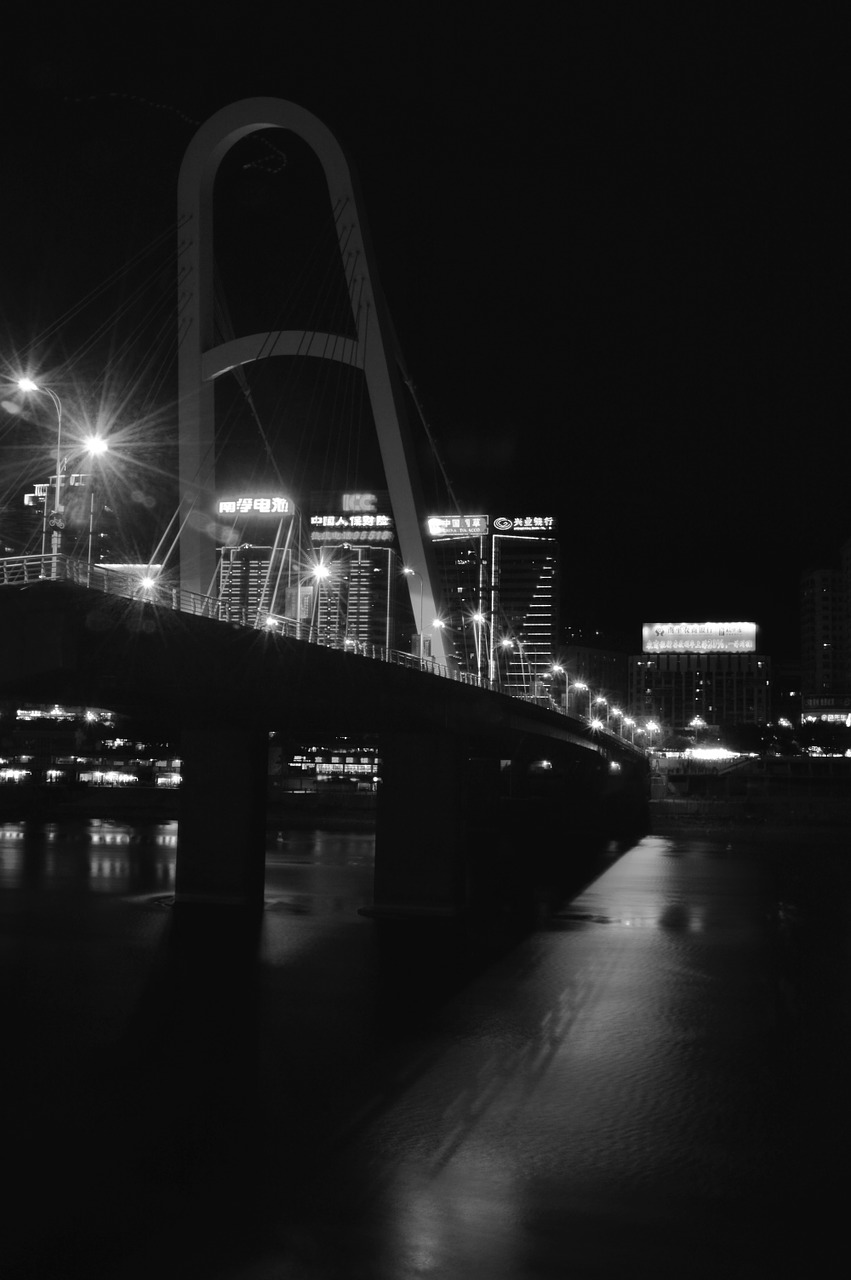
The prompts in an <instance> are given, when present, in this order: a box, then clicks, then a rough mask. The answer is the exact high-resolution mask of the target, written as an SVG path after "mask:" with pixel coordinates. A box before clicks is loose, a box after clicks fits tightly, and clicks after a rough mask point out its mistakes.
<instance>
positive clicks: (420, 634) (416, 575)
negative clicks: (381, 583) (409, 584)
mask: <svg viewBox="0 0 851 1280" xmlns="http://www.w3.org/2000/svg"><path fill="white" fill-rule="evenodd" d="M402 572H403V573H404V575H405V577H406V578H419V582H420V611H419V629H418V631H417V635H418V637H419V653H420V662H421V663H422V660H423V580H422V576H421V574H419V573H417V571H416V569H410V568H408V567H407V566H403V568H402Z"/></svg>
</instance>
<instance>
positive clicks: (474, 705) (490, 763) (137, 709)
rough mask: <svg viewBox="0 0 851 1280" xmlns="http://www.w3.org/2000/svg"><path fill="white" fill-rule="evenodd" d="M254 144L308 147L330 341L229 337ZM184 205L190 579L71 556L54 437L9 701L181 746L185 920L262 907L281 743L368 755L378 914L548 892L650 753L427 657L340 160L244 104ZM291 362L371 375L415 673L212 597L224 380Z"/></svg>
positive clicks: (385, 324)
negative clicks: (316, 187) (405, 571)
mask: <svg viewBox="0 0 851 1280" xmlns="http://www.w3.org/2000/svg"><path fill="white" fill-rule="evenodd" d="M259 130H281V131H283V132H285V133H288V134H289V135H293V134H294V135H296V137H298V138H299V139H301V141H302V142H304V143H306V144H307V145H308V147H309V148H311V149H312V151H313V152H314V155H315V157H316V158H317V159H318V160H319V162H320V165H321V168H322V173H323V175H324V181H325V185H326V191H325V195H326V196H327V198H328V200H329V209H330V214H331V224H330V226H331V229H332V231H333V238H334V240H335V243H336V248H335V253H337V254H338V255H339V263H338V266H339V267H340V268H341V272H342V278H343V281H344V285H343V293H344V295H345V298H346V308H347V309H348V314H347V315H345V316H343V315H339V314H338V315H336V316H335V317H332V320H331V323H330V324H329V326H328V331H323V332H319V331H317V330H310V331H307V330H301V329H292V330H290V329H286V330H283V329H278V330H275V331H274V332H272V333H268V332H265V333H264V332H258V333H251V332H249V333H244V334H242V335H241V336H239V335H231V334H230V333H229V332H227V333H223V331H222V315H223V314H224V311H225V310H226V308H224V309H223V307H222V306H221V305H220V304H221V301H222V300H221V298H219V297H218V296H217V288H218V285H217V283H216V271H215V263H214V258H213V230H214V218H213V202H214V185H215V180H216V176H217V172H218V169H219V166H220V164H221V162H222V160H223V159H224V157H225V156H226V154H227V153H228V151H229V150H230V149H231V148H232V147H234V146H235V145H237V144H238V143H239V142H240V141H241V140H243V139H245V138H246V137H248V136H249V135H251V134H252V133H254V132H257V131H259ZM178 207H179V216H178V257H179V259H180V261H181V262H182V264H183V265H182V268H181V271H180V274H179V281H178V299H177V314H178V329H179V332H178V344H177V345H178V353H177V354H178V366H179V371H178V382H179V395H178V433H177V434H178V445H179V476H178V482H179V500H178V508H177V512H176V514H175V521H176V524H177V528H178V529H179V534H178V536H177V538H176V542H177V544H178V553H179V554H178V559H179V577H176V576H174V575H172V574H171V573H169V574H162V575H161V576H160V577H159V578H158V579H157V581H156V582H153V581H143V580H142V579H141V578H139V577H134V576H133V574H132V573H130V572H127V573H121V572H115V571H107V570H105V569H103V568H102V567H101V566H99V565H97V564H93V563H92V560H91V555H89V557H88V561H87V562H86V563H83V562H81V561H77V560H75V559H74V558H73V557H68V556H66V555H63V554H62V546H61V534H60V533H59V532H58V530H59V528H61V523H62V522H61V518H60V517H61V514H62V505H61V501H60V493H61V483H62V481H61V471H62V463H61V459H60V456H59V453H60V451H59V439H58V434H57V464H56V465H57V475H56V511H55V512H54V516H55V517H56V520H55V521H54V522H53V523H55V524H56V526H57V529H56V531H55V532H54V535H53V537H52V538H51V543H52V549H51V554H50V555H49V556H47V555H44V554H43V555H42V556H41V557H39V556H29V557H21V558H15V559H7V560H5V561H2V562H0V696H3V697H7V698H12V697H24V698H27V699H32V700H40V701H55V702H64V703H68V704H73V705H89V706H98V707H103V708H106V709H110V710H114V711H116V712H123V713H126V714H131V715H133V716H134V717H138V718H141V719H147V720H149V721H150V722H151V723H152V724H157V725H160V726H163V727H165V726H168V727H169V729H170V730H171V731H172V732H173V733H174V734H175V735H177V736H179V740H180V744H181V746H180V750H181V756H182V759H183V776H182V783H181V799H180V848H179V853H178V862H177V879H176V893H177V900H178V902H179V903H185V904H187V905H188V904H204V903H206V904H235V905H238V906H245V907H252V908H256V907H258V906H259V905H260V904H262V899H263V875H264V855H265V798H266V783H267V766H268V736H269V733H270V732H272V731H278V732H279V733H281V734H283V735H284V737H285V738H289V739H290V740H292V741H302V742H309V741H311V740H317V739H320V738H322V737H324V736H325V735H328V734H333V735H334V736H341V737H342V736H360V735H362V734H370V735H374V736H375V737H376V738H377V740H378V744H379V752H380V757H381V761H382V765H381V782H380V789H379V800H378V807H377V819H376V823H377V825H376V869H375V904H376V905H375V910H376V913H378V914H382V913H383V914H384V915H385V916H388V917H390V916H395V917H402V918H407V917H410V916H413V915H418V916H420V917H423V916H425V917H428V916H429V915H431V916H450V917H453V916H464V915H465V914H469V913H470V912H476V911H479V910H487V909H488V908H489V907H490V906H493V905H494V904H496V905H498V906H499V907H500V909H502V907H505V906H510V905H511V904H513V903H515V902H517V901H522V900H525V899H528V898H529V897H530V896H531V895H533V894H534V892H535V891H536V890H537V888H538V887H541V886H543V887H548V886H549V887H555V888H557V885H558V881H559V877H560V874H561V869H562V867H563V865H564V863H565V861H566V860H567V859H568V858H569V850H570V848H571V847H572V846H574V845H575V844H576V842H577V840H578V839H579V838H580V837H586V836H587V837H589V838H593V839H602V838H604V837H606V836H616V835H627V834H629V835H632V834H636V833H641V832H642V831H643V830H644V829H646V813H647V803H646V802H647V789H648V788H647V767H646V759H645V756H644V754H643V753H642V752H641V751H639V750H636V749H635V748H633V747H632V746H631V745H630V744H627V743H626V742H625V741H623V740H621V739H620V738H618V737H617V736H616V735H614V734H611V733H609V732H607V731H605V730H593V729H592V728H591V727H590V726H589V725H587V724H586V723H585V722H584V721H582V720H579V719H578V718H575V717H571V716H569V715H567V714H562V713H560V712H558V711H557V710H555V709H554V708H553V707H552V706H542V705H538V703H537V702H535V701H534V700H532V699H529V698H526V697H514V696H508V695H507V694H506V693H505V692H503V691H501V690H500V689H499V688H498V687H494V686H493V685H491V684H490V682H489V681H488V680H487V679H485V678H483V677H482V676H481V675H480V674H476V675H473V674H468V673H463V672H461V671H459V670H457V669H453V668H452V667H451V666H450V665H449V663H448V662H447V660H446V654H445V651H444V647H443V639H442V636H441V634H440V631H439V629H435V633H434V636H433V644H432V647H431V653H429V654H428V656H427V657H424V656H422V655H423V654H424V653H425V652H426V651H425V647H424V645H423V634H422V632H423V619H424V618H435V617H438V616H439V614H440V605H441V599H440V596H441V590H440V583H439V579H438V575H437V572H436V564H435V560H434V554H433V549H432V547H431V544H430V541H429V539H428V537H427V536H426V533H425V529H426V521H425V514H426V513H425V509H424V502H423V497H422V492H421V489H420V485H419V480H418V476H417V466H416V449H415V446H414V443H413V441H412V438H411V432H410V427H409V424H408V422H407V418H406V410H405V400H404V396H403V391H404V385H405V383H406V377H405V374H404V365H403V363H402V360H401V356H400V353H399V352H398V350H397V347H396V343H395V338H394V335H393V327H392V325H391V323H390V319H389V315H388V312H387V307H386V304H385V301H384V297H383V294H382V292H381V289H380V287H379V285H378V276H377V270H376V265H375V261H374V256H373V251H372V247H371V241H370V237H369V235H368V233H367V230H366V225H365V219H364V215H363V210H362V208H361V204H360V200H359V195H358V192H357V189H356V186H355V183H354V181H353V179H352V175H351V173H350V171H349V166H348V163H347V161H346V158H345V156H344V155H343V152H342V150H341V148H340V146H339V144H338V143H337V141H336V139H334V138H333V137H332V135H331V134H330V133H329V131H328V130H327V128H326V127H325V126H324V125H323V124H322V123H321V122H320V121H318V120H316V119H315V118H314V117H313V116H311V115H310V114H309V113H308V112H306V111H304V110H303V109H302V108H300V107H297V106H295V105H294V104H292V103H287V102H283V101H281V100H278V99H268V98H260V99H248V100H246V101H244V102H240V103H236V104H234V105H233V106H232V107H229V108H226V109H225V110H223V111H221V112H218V113H217V114H216V115H215V116H213V117H212V118H211V119H210V120H209V121H208V122H207V123H206V124H205V125H203V126H202V127H201V129H200V130H199V131H198V133H197V134H196V136H195V138H194V139H193V141H192V143H191V144H190V147H189V149H188V151H187V153H186V156H185V158H184V162H183V165H182V167H181V172H180V175H179V180H178ZM247 230H248V231H249V232H250V228H248V229H247ZM281 356H286V357H288V358H292V357H304V358H305V359H307V360H310V361H313V362H314V363H315V362H316V361H336V362H337V363H339V364H342V365H345V366H347V368H348V369H349V370H354V371H357V372H358V374H359V375H362V378H363V381H364V383H365V385H366V387H367V390H368V395H369V400H370V405H371V410H372V416H373V422H374V426H375V430H376V435H377V440H378V444H379V448H380V454H381V462H382V466H383V470H384V474H385V480H386V484H387V488H388V491H389V494H390V500H391V505H392V509H393V519H394V524H395V530H396V535H397V537H398V542H399V548H400V551H401V555H402V557H403V562H404V563H406V564H407V565H408V566H415V569H411V575H412V576H411V577H409V578H408V590H409V593H410V604H411V611H412V614H413V616H414V617H415V618H417V617H418V618H419V641H420V643H419V653H420V655H421V656H419V657H416V656H413V655H412V654H410V653H408V654H402V653H399V652H396V651H394V650H392V649H391V648H389V647H387V648H381V649H379V648H376V647H373V646H370V647H369V648H368V649H365V648H364V647H363V646H359V647H358V648H353V647H351V646H350V645H348V644H347V643H346V640H345V638H343V639H341V641H340V643H339V645H336V646H335V645H330V646H329V645H318V644H315V643H312V642H311V635H310V633H309V632H308V634H307V635H305V634H304V631H303V629H302V623H301V621H300V619H295V618H288V617H282V616H278V615H277V614H276V613H274V612H273V613H269V612H268V610H266V611H265V612H263V613H262V615H261V614H260V613H257V614H256V616H255V617H253V618H248V619H246V618H243V617H241V616H237V617H234V616H231V615H230V614H229V613H228V609H227V606H226V604H225V603H224V602H223V601H222V600H221V599H220V598H218V597H217V595H216V593H215V592H214V591H213V590H212V588H211V587H210V585H208V584H211V583H213V582H214V581H215V578H216V554H217V542H218V540H219V539H220V538H221V527H220V525H219V524H218V523H217V520H216V519H215V517H214V514H213V513H214V511H215V509H216V506H215V495H216V487H217V485H216V458H217V445H218V444H219V443H220V442H219V441H218V440H217V424H216V385H217V384H219V385H220V384H221V380H222V379H223V378H224V376H225V375H227V374H229V373H232V372H233V371H234V370H236V371H240V370H242V369H243V368H245V367H246V366H248V365H251V364H256V363H257V362H258V361H261V360H262V361H266V360H268V359H270V358H272V359H274V358H278V357H281ZM240 376H242V375H240ZM33 385H34V384H33ZM51 394H53V393H51ZM57 407H58V400H57ZM59 412H60V418H61V410H60V411H59ZM264 443H266V444H267V445H268V441H267V440H266V439H265V437H264ZM266 452H267V454H268V453H269V452H270V451H269V450H268V448H267V450H266ZM272 461H274V460H273V459H272V460H270V465H271V462H272ZM274 465H275V467H277V463H275V464H274ZM47 514H48V513H47V509H46V508H45V530H46V527H47V525H46V520H47ZM45 550H46V547H44V546H43V552H44V551H45ZM414 576H415V577H416V578H417V585H416V587H415V585H414V581H413V577H414ZM415 592H418V593H419V599H418V600H417V598H416V596H415ZM492 628H493V620H492Z"/></svg>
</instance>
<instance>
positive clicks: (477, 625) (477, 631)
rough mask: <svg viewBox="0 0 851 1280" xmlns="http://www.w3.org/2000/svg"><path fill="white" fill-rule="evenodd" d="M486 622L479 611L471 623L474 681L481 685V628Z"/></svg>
mask: <svg viewBox="0 0 851 1280" xmlns="http://www.w3.org/2000/svg"><path fill="white" fill-rule="evenodd" d="M486 622H487V618H486V617H485V615H484V614H483V613H482V611H481V609H479V610H478V611H477V612H476V613H474V614H473V616H472V623H473V641H474V643H475V646H476V679H477V680H478V681H479V683H480V684H481V680H482V627H483V626H484V625H485V623H486Z"/></svg>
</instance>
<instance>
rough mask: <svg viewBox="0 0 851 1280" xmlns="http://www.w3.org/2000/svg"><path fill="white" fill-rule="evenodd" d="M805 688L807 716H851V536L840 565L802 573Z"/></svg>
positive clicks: (846, 543) (834, 718) (802, 633)
mask: <svg viewBox="0 0 851 1280" xmlns="http://www.w3.org/2000/svg"><path fill="white" fill-rule="evenodd" d="M801 690H802V705H801V713H802V715H803V717H804V718H809V719H819V720H836V721H838V720H845V719H847V718H848V717H849V716H851V538H849V539H847V540H846V542H845V543H844V544H843V546H842V548H841V551H840V564H839V568H836V567H832V568H822V569H808V570H807V572H806V573H804V574H803V576H802V578H801Z"/></svg>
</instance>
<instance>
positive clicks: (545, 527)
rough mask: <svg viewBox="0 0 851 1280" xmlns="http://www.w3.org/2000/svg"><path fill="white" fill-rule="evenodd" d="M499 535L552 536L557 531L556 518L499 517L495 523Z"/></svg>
mask: <svg viewBox="0 0 851 1280" xmlns="http://www.w3.org/2000/svg"><path fill="white" fill-rule="evenodd" d="M493 527H494V529H495V530H496V532H497V533H537V534H542V533H543V534H551V533H555V531H556V520H555V516H497V517H496V519H495V520H494V522H493Z"/></svg>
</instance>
